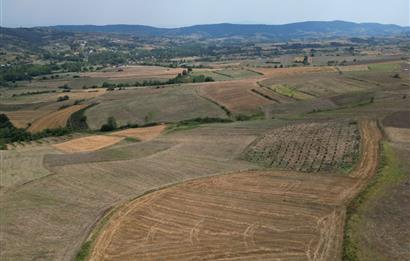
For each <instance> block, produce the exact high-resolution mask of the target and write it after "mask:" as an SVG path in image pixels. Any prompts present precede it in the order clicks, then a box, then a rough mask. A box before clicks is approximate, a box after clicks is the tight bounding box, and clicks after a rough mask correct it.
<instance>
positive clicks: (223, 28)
mask: <svg viewBox="0 0 410 261" xmlns="http://www.w3.org/2000/svg"><path fill="white" fill-rule="evenodd" d="M53 28H55V29H59V30H63V31H70V32H102V33H119V34H133V35H139V36H201V37H210V38H222V37H250V36H259V37H266V38H276V39H284V40H285V39H295V38H323V37H335V36H337V37H339V36H346V37H357V36H360V37H363V36H369V37H372V36H389V35H400V34H404V33H407V34H408V33H409V32H410V28H409V27H402V26H398V25H385V24H377V23H352V22H344V21H332V22H300V23H292V24H285V25H262V24H259V25H258V24H228V23H225V24H210V25H195V26H188V27H181V28H157V27H151V26H144V25H105V26H96V25H62V26H54V27H53Z"/></svg>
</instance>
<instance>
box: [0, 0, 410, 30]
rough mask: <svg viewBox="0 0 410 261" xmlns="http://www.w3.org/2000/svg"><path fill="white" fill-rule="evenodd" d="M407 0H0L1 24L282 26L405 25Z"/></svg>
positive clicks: (408, 20)
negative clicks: (308, 23) (334, 22)
mask: <svg viewBox="0 0 410 261" xmlns="http://www.w3.org/2000/svg"><path fill="white" fill-rule="evenodd" d="M409 16H410V6H409V0H0V26H5V27H32V26H48V25H67V24H70V25H78V24H95V25H105V24H142V25H151V26H157V27H181V26H188V25H196V24H212V23H225V22H228V23H244V24H252V23H253V24H254V23H260V24H285V23H292V22H302V21H332V20H344V21H352V22H377V23H384V24H398V25H405V26H409V25H410V17H409Z"/></svg>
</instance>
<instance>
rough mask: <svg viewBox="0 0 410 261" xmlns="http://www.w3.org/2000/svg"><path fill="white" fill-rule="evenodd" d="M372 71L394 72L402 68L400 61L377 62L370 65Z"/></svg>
mask: <svg viewBox="0 0 410 261" xmlns="http://www.w3.org/2000/svg"><path fill="white" fill-rule="evenodd" d="M369 70H370V71H375V72H394V71H398V70H400V64H398V63H375V64H371V65H369Z"/></svg>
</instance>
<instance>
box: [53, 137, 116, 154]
mask: <svg viewBox="0 0 410 261" xmlns="http://www.w3.org/2000/svg"><path fill="white" fill-rule="evenodd" d="M121 140H123V137H116V136H105V135H94V136H88V137H83V138H78V139H74V140H70V141H67V142H63V143H60V144H56V145H54V147H55V148H57V149H59V150H61V151H63V152H66V153H76V152H89V151H96V150H100V149H103V148H106V147H109V146H112V145H114V144H117V143H118V142H120V141H121Z"/></svg>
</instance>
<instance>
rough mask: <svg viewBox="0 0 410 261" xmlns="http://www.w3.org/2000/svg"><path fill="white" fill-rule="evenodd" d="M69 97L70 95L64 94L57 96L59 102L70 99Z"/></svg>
mask: <svg viewBox="0 0 410 261" xmlns="http://www.w3.org/2000/svg"><path fill="white" fill-rule="evenodd" d="M69 99H70V97H69V96H67V95H64V96H60V97H58V98H57V102H62V101H67V100H69Z"/></svg>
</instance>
